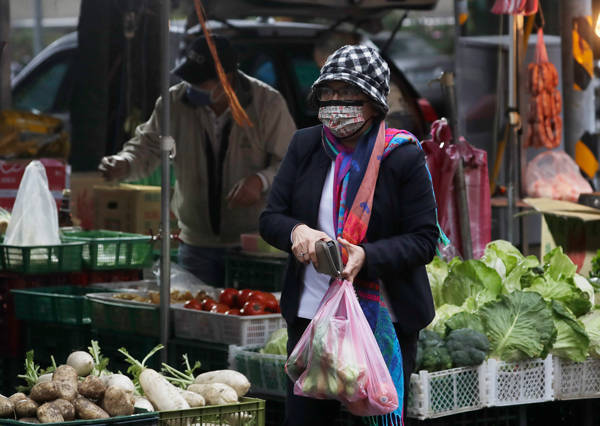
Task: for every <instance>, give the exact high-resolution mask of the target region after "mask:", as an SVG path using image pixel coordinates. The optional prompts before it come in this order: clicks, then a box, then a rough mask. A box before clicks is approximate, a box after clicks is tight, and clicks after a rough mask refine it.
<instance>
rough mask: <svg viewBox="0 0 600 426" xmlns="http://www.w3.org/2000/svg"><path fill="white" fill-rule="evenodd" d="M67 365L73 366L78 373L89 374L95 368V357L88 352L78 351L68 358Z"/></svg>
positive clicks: (80, 374) (81, 374)
mask: <svg viewBox="0 0 600 426" xmlns="http://www.w3.org/2000/svg"><path fill="white" fill-rule="evenodd" d="M67 365H70V366H71V367H73V368H74V369H75V371H76V372H77V375H79V376H87V375H88V374H90V373H91V372H92V370H93V369H94V358H92V356H91V355H90V354H88V353H87V352H84V351H76V352H73V353H72V354H71V355H69V357H68V358H67Z"/></svg>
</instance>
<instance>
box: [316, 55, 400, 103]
mask: <svg viewBox="0 0 600 426" xmlns="http://www.w3.org/2000/svg"><path fill="white" fill-rule="evenodd" d="M332 80H338V81H339V80H341V81H345V82H348V83H351V84H354V85H356V86H358V87H360V88H361V89H362V90H363V92H365V93H366V94H367V95H368V96H369V97H370V98H371V99H373V100H374V101H375V102H377V103H378V104H380V105H381V106H382V107H383V108H384V110H385V111H386V112H387V111H388V109H389V107H388V105H387V95H388V93H389V92H390V67H389V66H388V64H387V63H386V62H385V61H384V60H383V58H382V57H381V55H380V54H379V52H378V51H377V50H375V49H373V48H371V47H369V46H365V45H362V44H360V45H347V46H344V47H340V48H339V49H338V50H336V51H335V52H333V53H332V54H331V55H330V56H329V57H328V58H327V61H326V62H325V65H323V68H321V75H320V76H319V78H318V79H317V81H315V82H314V83H313V85H312V87H313V89H314V88H315V87H317V86H318V85H320V84H322V83H324V82H326V81H332Z"/></svg>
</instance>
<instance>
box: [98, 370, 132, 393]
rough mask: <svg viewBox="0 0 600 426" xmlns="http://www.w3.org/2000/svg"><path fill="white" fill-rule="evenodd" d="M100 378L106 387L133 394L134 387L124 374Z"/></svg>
mask: <svg viewBox="0 0 600 426" xmlns="http://www.w3.org/2000/svg"><path fill="white" fill-rule="evenodd" d="M101 378H102V380H103V381H104V384H105V385H106V387H109V386H115V387H118V388H120V389H123V390H124V391H127V392H131V393H134V392H135V385H134V384H133V382H132V381H131V379H130V378H129V377H127V376H126V375H124V374H111V375H110V376H102V377H101Z"/></svg>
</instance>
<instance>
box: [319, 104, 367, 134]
mask: <svg viewBox="0 0 600 426" xmlns="http://www.w3.org/2000/svg"><path fill="white" fill-rule="evenodd" d="M319 120H320V121H321V123H323V125H324V126H325V127H328V128H329V129H330V130H331V133H333V134H334V135H335V136H337V137H338V138H347V137H349V136H352V135H355V134H356V133H357V132H359V131H360V129H362V127H363V126H364V125H365V122H366V121H367V120H366V119H365V116H364V114H363V102H362V101H350V102H349V101H329V102H322V103H321V107H320V108H319Z"/></svg>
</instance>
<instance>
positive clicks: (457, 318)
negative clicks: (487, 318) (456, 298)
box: [445, 312, 485, 336]
mask: <svg viewBox="0 0 600 426" xmlns="http://www.w3.org/2000/svg"><path fill="white" fill-rule="evenodd" d="M445 326H446V327H445V331H446V333H445V334H446V336H447V335H448V334H450V332H451V331H453V330H460V329H461V328H469V329H471V330H475V331H478V332H480V333H482V334H485V330H484V329H483V323H482V322H481V318H479V316H477V315H476V314H472V313H470V312H458V313H456V314H454V315H452V316H451V317H450V318H448V321H446V324H445Z"/></svg>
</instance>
